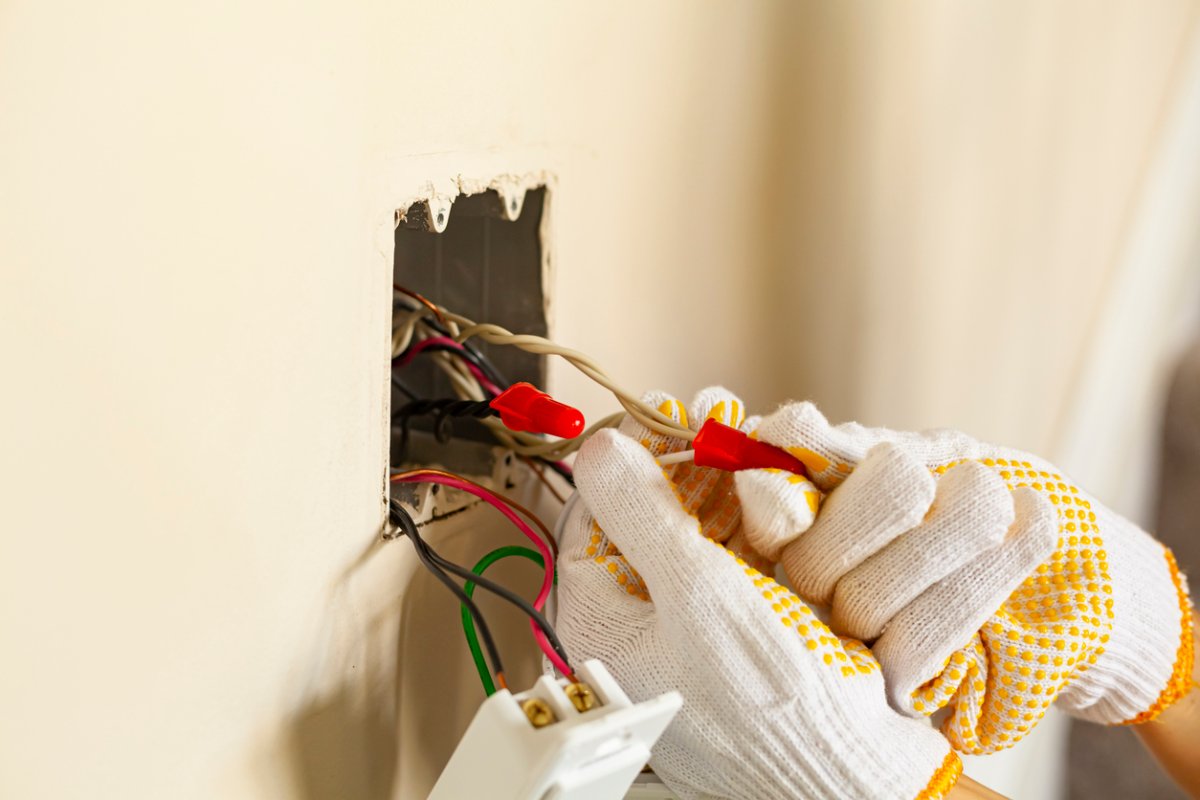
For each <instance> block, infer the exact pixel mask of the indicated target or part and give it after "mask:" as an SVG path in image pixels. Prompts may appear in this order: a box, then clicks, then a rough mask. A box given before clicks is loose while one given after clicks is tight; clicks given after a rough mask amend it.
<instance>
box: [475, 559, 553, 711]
mask: <svg viewBox="0 0 1200 800" xmlns="http://www.w3.org/2000/svg"><path fill="white" fill-rule="evenodd" d="M517 556H520V557H521V558H525V559H528V560H530V561H532V562H534V563H535V564H537V565H538V566H539V567H542V568H545V565H546V562H545V561H544V560H543V559H542V557H541V555H539V554H538V553H536V552H534V551H533V550H530V549H529V548H528V547H519V546H517V545H508V546H507V547H499V548H497V549H495V550H493V551H492V552H490V553H488V554H487V555H485V556H484V557H483V558H481V559H479V562H478V563H477V564H475V566H474V567H472V568H471V572H473V573H474V574H476V575H483V573H484V572H485V571H486V570H487V568H488V567H490V566H491V565H492V564H495V563H496V562H497V561H502V560H504V559H506V558H514V557H517ZM463 591H464V592H466V594H467V597H471V596H473V595H474V594H475V582H474V581H467V582H466V583H465V584H464V585H463ZM462 626H463V635H464V636H465V637H466V638H467V647H468V648H469V649H470V651H471V660H472V661H474V662H475V669H476V670H477V671H478V672H479V680H480V682H481V683H483V691H484V692H486V693H487V695H488V696H489V697H490V696H491V695H493V694H495V693H496V686H495V684H494V683H493V682H492V676H491V673H489V672H488V668H487V662H485V661H484V660H483V649H482V648H481V647H480V646H479V636H478V634H477V633H476V631H475V620H474V618H473V617H472V616H471V612H470V609H468V608H467V607H466V606H463V607H462Z"/></svg>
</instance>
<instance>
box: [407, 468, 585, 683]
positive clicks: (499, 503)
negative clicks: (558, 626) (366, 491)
mask: <svg viewBox="0 0 1200 800" xmlns="http://www.w3.org/2000/svg"><path fill="white" fill-rule="evenodd" d="M391 482H392V483H439V484H441V485H443V486H449V487H451V488H454V489H460V490H462V491H465V492H468V493H470V494H473V495H475V496H476V497H478V498H480V499H481V500H483V501H484V502H486V503H488V504H489V505H491V506H492V507H493V508H495V509H496V510H497V511H499V512H500V513H501V514H503V515H504V516H505V517H507V518H508V520H509V521H510V522H512V523H513V525H515V526H516V527H517V529H518V530H520V531H521V533H523V534H524V535H525V536H526V538H528V539H529V540H530V541H532V542H533V543H534V544H536V545H537V547H538V550H540V551H541V553H542V556H543V557H544V558H545V565H546V567H545V574H544V576H543V578H542V585H541V588H540V589H539V591H538V594H537V597H536V598H535V599H534V601H533V607H534V608H535V609H537V610H538V611H541V610H542V609H543V608H545V606H546V600H547V598H549V596H550V589H551V587H552V586H553V584H554V560H555V557H556V552H557V543H555V541H554V537H553V536H552V535H551V534H550V531H549V529H547V528H546V526H545V524H543V523H542V522H541V520H537V519H536V517H534V516H533V515H532V512H529V511H528V510H527V509H525V510H524V511H523V512H522V513H524V514H526V516H529V517H530V518H531V519H532V520H534V521H535V524H536V525H537V526H538V527H539V528H540V529H541V531H542V533H543V536H544V537H545V538H544V539H543V538H539V537H538V535H537V534H536V533H534V532H533V529H532V528H530V527H529V525H528V524H527V523H526V522H525V520H523V519H521V517H519V516H518V515H517V512H516V511H515V510H514V509H517V510H521V507H520V506H519V504H517V503H516V502H515V501H513V500H509V499H508V498H506V497H503V496H501V495H498V494H496V493H495V492H493V491H491V490H490V489H487V488H485V487H483V486H481V485H479V484H477V483H475V482H474V481H471V480H469V479H467V478H464V477H462V476H461V475H454V474H453V473H449V472H442V471H441V470H433V469H417V470H412V471H409V472H402V473H399V474H397V475H393V476H392V477H391ZM529 624H530V627H531V628H532V629H533V636H534V639H536V640H537V643H538V646H539V647H541V649H542V652H543V653H545V654H546V658H548V659H549V660H550V662H551V663H552V664H554V666H555V667H556V668H557V669H558V670H559V671H560V672H562V673H563V674H564V675H569V674H571V668H570V666H569V665H568V664H567V663H566V660H565V659H563V658H561V657H560V656H559V654H558V653H557V652H556V651H555V648H554V647H553V646H552V645H551V643H550V640H549V639H548V638H547V637H546V635H545V633H544V632H543V631H542V629H541V628H540V627H539V626H538V624H537V623H536V622H535V621H534V620H530V623H529Z"/></svg>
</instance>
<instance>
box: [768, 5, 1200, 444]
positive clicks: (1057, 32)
mask: <svg viewBox="0 0 1200 800" xmlns="http://www.w3.org/2000/svg"><path fill="white" fill-rule="evenodd" d="M784 5H785V8H786V9H787V11H786V15H787V17H788V22H787V23H785V24H780V25H779V26H778V27H777V28H776V30H777V31H778V32H779V35H781V36H784V37H788V39H789V41H790V43H791V46H790V47H788V48H786V49H784V50H781V52H782V53H783V54H784V60H783V61H782V62H781V63H780V64H779V66H778V67H777V73H778V75H779V76H782V77H781V79H780V81H779V83H780V84H781V86H782V89H781V102H780V103H779V104H778V106H777V107H778V109H779V124H778V126H777V127H776V129H775V130H776V135H777V136H778V139H777V145H776V150H777V152H778V153H780V154H781V157H782V160H781V163H782V164H784V165H785V167H784V168H783V169H782V170H781V174H782V177H783V180H781V181H779V182H778V183H777V184H776V185H777V186H782V187H783V188H782V189H781V190H780V193H779V202H778V203H777V204H776V205H775V210H776V216H774V217H773V219H774V220H775V222H776V224H777V226H778V228H779V229H780V230H781V231H786V234H785V235H784V236H782V237H780V239H779V240H778V241H777V242H776V246H777V248H778V249H777V250H776V251H775V253H774V257H773V265H774V268H775V271H776V274H777V275H779V276H780V278H781V280H782V281H783V282H784V285H785V286H786V288H785V289H782V290H781V291H778V292H776V293H775V294H773V297H774V298H775V299H776V301H777V302H776V304H775V305H774V306H773V307H772V308H773V310H774V312H775V314H776V315H777V316H778V318H781V319H788V318H789V317H799V319H800V320H801V325H802V326H803V327H802V328H801V330H803V331H804V332H805V333H807V334H809V337H807V338H806V337H793V338H782V337H781V341H783V342H785V343H786V344H785V345H784V346H785V347H788V351H787V352H788V358H787V359H786V361H787V363H788V365H789V369H788V370H781V371H780V372H779V373H778V375H779V376H780V380H779V382H778V384H777V386H776V392H777V393H779V394H786V395H797V396H811V397H814V398H817V399H819V400H821V401H822V404H823V405H825V406H826V407H827V408H828V409H829V410H830V412H831V413H832V414H834V415H835V416H838V417H839V418H857V419H860V420H862V421H863V422H870V423H873V424H888V425H891V426H894V427H906V428H907V427H917V428H921V427H932V426H949V427H960V428H964V429H966V430H970V431H973V432H977V433H978V435H980V436H984V437H988V438H992V439H994V440H997V441H1003V442H1008V443H1012V444H1014V445H1018V446H1023V447H1027V448H1029V449H1033V450H1036V451H1039V452H1049V451H1053V450H1056V449H1058V450H1060V453H1059V455H1058V457H1059V458H1061V457H1062V454H1061V446H1062V445H1063V444H1064V442H1063V433H1064V428H1065V427H1067V424H1068V423H1069V420H1070V418H1071V416H1072V415H1073V414H1076V413H1078V411H1079V408H1078V406H1079V403H1080V402H1081V401H1086V398H1079V397H1077V396H1076V394H1075V392H1074V387H1075V384H1077V382H1078V381H1079V377H1080V373H1081V372H1082V370H1083V368H1084V363H1085V361H1086V359H1087V357H1088V354H1089V348H1090V346H1091V341H1092V340H1093V339H1094V338H1095V337H1096V336H1097V335H1099V333H1100V331H1101V329H1102V327H1103V321H1102V320H1101V319H1100V318H1099V316H1100V314H1101V313H1102V310H1103V309H1104V306H1105V303H1107V302H1110V301H1111V300H1112V294H1113V292H1114V291H1115V290H1114V286H1115V285H1116V284H1117V282H1118V278H1117V276H1118V274H1119V273H1120V272H1121V270H1122V269H1123V268H1125V263H1124V261H1123V259H1124V258H1125V256H1126V247H1127V245H1128V243H1129V239H1130V235H1131V232H1132V230H1133V228H1134V226H1135V225H1136V224H1137V223H1138V214H1139V210H1140V209H1141V208H1142V207H1143V205H1144V201H1145V197H1144V193H1143V190H1144V188H1145V182H1146V179H1147V177H1148V167H1149V166H1150V164H1151V163H1152V160H1153V157H1154V155H1155V153H1156V152H1157V151H1158V150H1159V149H1160V147H1161V145H1162V140H1163V136H1164V125H1165V124H1166V123H1167V121H1168V119H1169V114H1170V112H1171V110H1172V109H1173V108H1174V106H1175V105H1176V100H1177V97H1178V95H1179V89H1180V83H1181V81H1182V80H1183V79H1184V78H1185V77H1186V75H1187V74H1188V73H1187V67H1188V61H1189V57H1190V55H1191V52H1192V50H1193V49H1194V45H1195V41H1196V36H1195V33H1196V22H1197V8H1198V6H1197V4H1196V3H1195V2H1193V1H1192V0H1155V1H1154V2H1150V3H1107V4H1104V6H1103V7H1102V9H1101V8H1098V7H1097V6H1096V5H1095V4H1092V3H1087V2H1063V3H1039V2H1033V1H1030V2H1015V3H954V2H936V1H931V2H920V3H908V4H886V3H884V4H874V3H870V2H850V3H836V4H834V3H829V4H819V5H818V8H819V10H815V9H814V7H813V6H812V5H809V4H800V3H796V4H784ZM1184 166H1185V167H1186V166H1188V165H1184ZM1165 168H1166V169H1170V168H1171V166H1169V165H1168V166H1167V167H1165ZM1176 168H1178V165H1176ZM1190 179H1191V180H1192V182H1193V183H1194V181H1195V175H1194V174H1192V175H1191V176H1190ZM1184 200H1186V201H1187V202H1186V203H1180V202H1178V199H1177V201H1176V202H1175V203H1174V204H1172V205H1170V206H1168V208H1167V209H1166V211H1167V212H1168V213H1171V214H1174V215H1177V216H1178V218H1179V219H1187V218H1188V217H1187V215H1188V214H1189V213H1193V212H1194V211H1195V210H1196V208H1197V207H1196V205H1195V204H1194V201H1193V199H1192V198H1190V197H1185V198H1184ZM1176 255H1177V254H1176ZM1193 263H1194V262H1193ZM1172 266H1173V268H1174V272H1178V271H1179V267H1180V264H1179V263H1178V262H1176V263H1174V264H1173V265H1172ZM1142 323H1143V324H1144V323H1145V320H1142ZM1135 324H1136V322H1135ZM780 328H782V326H780ZM1156 344H1157V343H1156V342H1153V341H1152V342H1149V343H1148V345H1149V346H1151V347H1153V346H1156ZM823 345H824V346H823ZM1107 388H1108V390H1110V391H1113V390H1115V391H1122V389H1121V387H1120V386H1119V385H1116V386H1110V387H1107Z"/></svg>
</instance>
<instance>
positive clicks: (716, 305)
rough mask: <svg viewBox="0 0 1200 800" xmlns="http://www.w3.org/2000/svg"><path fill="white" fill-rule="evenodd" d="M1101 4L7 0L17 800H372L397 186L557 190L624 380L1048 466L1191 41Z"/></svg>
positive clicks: (7, 389) (577, 299) (560, 220)
mask: <svg viewBox="0 0 1200 800" xmlns="http://www.w3.org/2000/svg"><path fill="white" fill-rule="evenodd" d="M1107 9H1108V10H1106V11H1105V12H1104V13H1102V14H1101V13H1097V12H1093V11H1090V10H1089V7H1087V6H1084V5H1071V4H1054V6H1053V8H1052V9H1051V8H1049V7H1046V6H1044V5H1042V4H1034V3H1026V4H1017V5H1013V4H1008V3H983V4H973V5H971V6H969V7H963V6H958V5H955V4H944V3H938V2H925V1H924V0H922V2H920V3H917V4H912V5H910V7H909V8H908V9H907V10H906V12H905V13H901V12H900V11H899V10H897V9H891V8H887V7H881V8H875V7H873V6H870V5H868V4H865V3H850V4H846V3H836V4H835V3H810V4H788V3H770V2H746V3H737V4H729V5H721V4H717V3H711V4H694V3H686V2H682V0H670V1H669V2H659V3H637V2H617V3H607V4H583V3H577V4H551V3H538V2H532V1H528V0H518V2H509V3H506V4H503V5H487V6H485V5H484V4H478V3H466V2H460V3H423V4H414V3H401V2H390V3H384V2H377V1H374V0H373V1H372V2H367V3H361V4H337V3H331V2H311V3H306V4H294V3H278V2H276V3H271V2H259V3H216V4H214V3H209V4H205V5H203V6H199V5H198V6H195V7H185V6H179V5H173V4H161V3H149V2H140V3H139V2H124V3H117V4H107V5H103V6H88V5H80V4H77V3H58V2H36V3H35V2H20V1H19V0H8V2H5V3H3V4H0V108H3V112H2V114H3V116H2V119H0V212H2V214H3V219H4V224H3V225H0V258H2V261H0V263H2V264H3V270H4V273H3V274H4V278H5V280H4V291H3V292H0V341H2V342H3V344H2V345H0V347H3V350H4V352H3V358H2V361H0V363H3V365H4V368H3V375H4V392H3V393H0V486H3V487H4V488H3V490H2V491H0V498H2V499H3V503H2V506H0V531H2V533H0V652H2V653H3V655H4V667H3V670H0V708H3V709H4V714H3V715H2V717H0V795H3V796H5V797H55V798H71V797H171V798H189V797H196V798H211V797H221V798H241V797H246V798H251V797H253V798H258V797H301V798H318V797H328V796H331V795H337V796H343V797H353V798H358V797H366V798H383V797H388V796H389V795H390V793H391V791H392V787H393V783H394V781H395V777H396V776H395V772H396V767H397V747H398V746H399V747H401V748H403V747H405V746H406V745H405V743H404V742H399V743H398V742H397V741H396V735H397V734H396V730H397V726H396V719H395V709H396V693H397V687H398V685H399V684H400V682H401V681H400V679H398V677H397V674H396V661H397V652H398V650H399V645H398V642H397V634H396V632H397V629H398V628H399V626H400V624H401V610H400V604H399V602H398V600H399V598H400V597H401V596H402V595H403V594H404V592H405V586H406V583H407V581H408V579H409V576H410V575H411V573H412V567H413V564H412V560H411V557H410V553H409V552H408V550H407V549H406V548H402V547H398V546H387V545H381V544H379V543H378V542H377V535H378V531H379V526H380V524H381V522H382V510H383V509H382V504H381V498H382V494H383V489H384V487H383V477H384V468H385V453H386V441H385V429H386V423H385V414H386V409H385V396H386V390H387V372H386V366H385V364H386V356H387V343H388V324H389V299H390V292H389V286H388V283H389V275H390V271H391V246H392V245H391V235H392V227H391V226H392V221H393V213H394V211H395V209H397V208H402V207H405V206H407V205H408V203H409V202H410V201H411V200H412V199H414V198H417V197H423V196H428V195H438V196H443V197H450V196H452V195H454V194H455V193H456V192H457V191H458V190H459V189H460V188H461V187H467V188H470V187H474V186H479V185H482V184H484V183H486V182H487V181H489V180H491V179H492V178H494V177H496V176H510V177H512V178H513V179H519V178H528V177H533V178H536V179H538V180H546V181H548V182H550V183H551V186H552V197H551V206H550V211H549V216H550V219H549V222H548V224H549V225H550V230H551V231H552V234H551V238H550V239H549V241H550V245H551V250H550V251H549V258H550V262H549V270H550V271H549V277H550V281H549V293H550V295H551V297H552V308H551V317H552V330H553V331H554V334H555V336H556V338H558V339H560V340H561V341H562V342H563V343H565V344H569V345H574V346H578V347H580V348H581V349H584V350H586V351H588V352H590V353H591V354H592V355H594V356H595V357H596V358H597V359H598V360H599V361H600V362H601V363H602V364H605V365H608V366H609V367H610V368H611V371H612V372H613V373H614V375H615V377H617V378H618V380H620V381H621V382H622V383H623V384H625V385H627V386H629V387H631V388H634V389H643V388H651V387H662V388H666V389H669V390H673V391H676V392H678V393H679V394H681V395H684V396H688V395H690V394H691V393H692V392H693V391H695V390H696V389H698V388H700V387H702V386H704V385H707V384H709V383H712V382H722V383H725V384H727V385H729V386H730V387H731V388H735V389H737V390H740V391H742V392H743V393H744V394H745V396H746V398H747V399H748V400H749V401H750V402H751V404H752V405H756V406H758V407H766V406H768V405H769V404H770V403H771V402H774V401H776V400H778V399H780V398H782V397H784V396H787V395H791V396H811V397H815V398H816V399H818V400H820V401H822V402H823V403H824V404H826V405H827V406H828V407H829V409H830V410H831V413H832V414H833V415H834V416H839V417H847V416H855V417H859V418H861V419H863V421H866V422H878V423H890V424H893V425H905V426H908V425H927V424H951V425H960V426H965V427H968V428H971V429H973V430H976V431H979V432H980V433H982V434H984V435H987V436H992V437H996V438H1002V439H1006V440H1008V441H1011V442H1013V443H1015V444H1023V445H1026V446H1030V447H1035V448H1042V449H1044V448H1046V447H1050V446H1052V445H1053V444H1054V442H1055V435H1056V431H1057V426H1058V425H1059V423H1060V421H1061V420H1062V419H1064V418H1065V417H1067V416H1069V414H1070V411H1071V403H1072V402H1075V401H1073V400H1072V394H1071V387H1072V385H1073V381H1075V379H1074V378H1072V376H1073V375H1077V374H1078V373H1079V372H1080V371H1081V370H1082V367H1080V366H1079V364H1080V363H1082V359H1083V355H1082V353H1083V352H1084V350H1085V349H1086V348H1085V344H1086V341H1087V339H1088V336H1089V335H1090V333H1091V331H1092V330H1093V326H1094V323H1095V319H1096V315H1097V313H1098V312H1097V309H1098V308H1101V307H1102V299H1103V296H1104V295H1105V292H1106V288H1105V287H1106V286H1109V285H1110V283H1111V281H1110V278H1111V270H1110V269H1109V268H1110V267H1111V265H1113V264H1114V263H1117V262H1118V261H1119V259H1120V257H1119V256H1118V255H1117V253H1119V252H1120V251H1121V247H1122V241H1123V240H1122V231H1124V230H1125V229H1126V227H1127V225H1128V224H1129V220H1130V219H1132V218H1133V217H1134V216H1135V212H1134V210H1133V206H1135V205H1136V204H1137V202H1138V200H1137V199H1136V198H1137V197H1138V196H1139V194H1138V187H1139V186H1140V185H1141V183H1140V182H1141V180H1142V176H1143V175H1144V173H1145V169H1144V167H1145V165H1146V164H1147V163H1148V162H1149V159H1150V154H1151V153H1152V152H1153V151H1154V150H1155V149H1156V147H1157V146H1158V144H1157V143H1158V141H1159V139H1158V136H1157V131H1158V130H1159V125H1160V122H1161V120H1163V119H1164V118H1165V114H1166V111H1165V109H1166V108H1167V107H1169V106H1170V105H1171V98H1172V97H1173V96H1174V95H1173V87H1174V86H1175V82H1176V77H1177V76H1176V73H1177V72H1178V71H1179V68H1178V64H1179V63H1181V60H1182V58H1183V56H1182V55H1181V54H1182V53H1183V52H1184V51H1185V49H1186V48H1185V45H1186V43H1187V42H1188V41H1190V39H1189V37H1190V36H1192V32H1193V30H1194V25H1195V16H1196V3H1195V2H1186V1H1185V0H1179V2H1175V0H1157V2H1155V3H1153V4H1150V11H1146V10H1145V9H1146V6H1145V4H1141V3H1120V4H1115V5H1113V6H1111V7H1107ZM865 321H869V322H870V324H864V322H865ZM551 380H552V383H553V385H554V387H555V389H556V390H557V391H558V392H560V393H561V394H563V395H564V396H566V397H569V398H571V399H572V400H574V401H576V402H577V403H578V404H580V405H581V406H583V407H584V409H585V411H587V412H588V413H589V414H591V415H594V414H596V413H599V412H601V411H607V410H608V409H610V408H612V403H611V401H610V400H609V399H608V398H607V397H605V395H604V394H603V392H601V391H600V390H598V389H597V388H596V387H593V386H591V385H589V384H587V383H586V382H585V381H584V380H583V379H582V378H580V377H578V376H576V375H575V374H573V373H572V372H571V371H570V370H569V369H564V368H561V367H555V368H553V369H552V373H551ZM451 624H453V621H451ZM1028 796H1033V795H1028Z"/></svg>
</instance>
